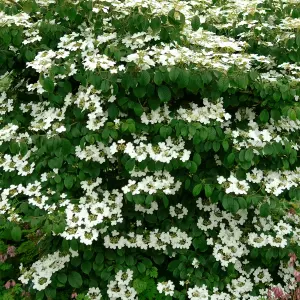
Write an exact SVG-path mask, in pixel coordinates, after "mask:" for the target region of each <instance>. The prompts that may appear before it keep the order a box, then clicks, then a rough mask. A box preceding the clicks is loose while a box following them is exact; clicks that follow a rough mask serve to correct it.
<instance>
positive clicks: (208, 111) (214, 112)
mask: <svg viewBox="0 0 300 300" xmlns="http://www.w3.org/2000/svg"><path fill="white" fill-rule="evenodd" d="M203 105H204V106H202V107H199V106H198V105H197V104H195V103H191V104H190V106H191V109H184V108H180V109H178V110H177V113H178V119H180V120H184V121H186V122H199V123H202V124H209V123H210V122H211V121H217V122H224V121H227V120H229V119H230V118H231V115H230V114H229V113H226V111H225V109H224V108H223V98H220V99H218V100H217V102H216V104H214V103H213V102H209V101H208V99H207V98H204V99H203Z"/></svg>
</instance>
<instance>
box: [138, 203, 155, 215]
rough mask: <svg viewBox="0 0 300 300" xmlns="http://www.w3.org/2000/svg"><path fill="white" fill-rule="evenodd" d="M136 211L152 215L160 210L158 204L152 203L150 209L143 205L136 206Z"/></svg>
mask: <svg viewBox="0 0 300 300" xmlns="http://www.w3.org/2000/svg"><path fill="white" fill-rule="evenodd" d="M134 209H135V211H140V212H142V213H144V214H149V215H152V214H153V213H154V211H156V210H158V204H157V202H156V201H152V202H151V204H150V207H149V208H147V207H144V206H143V205H141V204H135V206H134Z"/></svg>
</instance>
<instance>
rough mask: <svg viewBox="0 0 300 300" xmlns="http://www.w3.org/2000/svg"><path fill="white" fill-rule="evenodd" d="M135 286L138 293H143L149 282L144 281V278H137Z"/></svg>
mask: <svg viewBox="0 0 300 300" xmlns="http://www.w3.org/2000/svg"><path fill="white" fill-rule="evenodd" d="M133 288H134V289H135V290H136V292H137V293H138V294H141V293H142V292H144V291H145V290H146V289H147V282H145V281H143V280H142V279H139V278H136V279H134V280H133Z"/></svg>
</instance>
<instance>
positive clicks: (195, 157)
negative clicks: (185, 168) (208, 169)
mask: <svg viewBox="0 0 300 300" xmlns="http://www.w3.org/2000/svg"><path fill="white" fill-rule="evenodd" d="M193 161H194V162H195V163H196V164H197V166H199V165H201V156H200V154H199V153H195V154H194V156H193Z"/></svg>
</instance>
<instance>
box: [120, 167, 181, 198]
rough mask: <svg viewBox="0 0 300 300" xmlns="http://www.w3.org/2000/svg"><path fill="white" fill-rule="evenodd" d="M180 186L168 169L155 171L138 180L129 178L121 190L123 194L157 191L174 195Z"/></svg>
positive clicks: (153, 192) (152, 192)
mask: <svg viewBox="0 0 300 300" xmlns="http://www.w3.org/2000/svg"><path fill="white" fill-rule="evenodd" d="M180 187H181V182H180V181H175V178H174V177H173V176H171V175H170V173H169V172H168V171H155V172H154V174H153V175H152V176H146V177H144V178H142V179H141V180H140V181H136V180H131V179H130V180H129V181H128V184H127V185H126V186H124V187H122V191H123V193H124V194H127V193H132V195H138V194H141V193H146V194H150V195H151V194H155V193H157V192H159V191H160V192H163V193H164V194H166V195H174V194H175V193H176V192H177V191H178V190H179V189H180Z"/></svg>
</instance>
